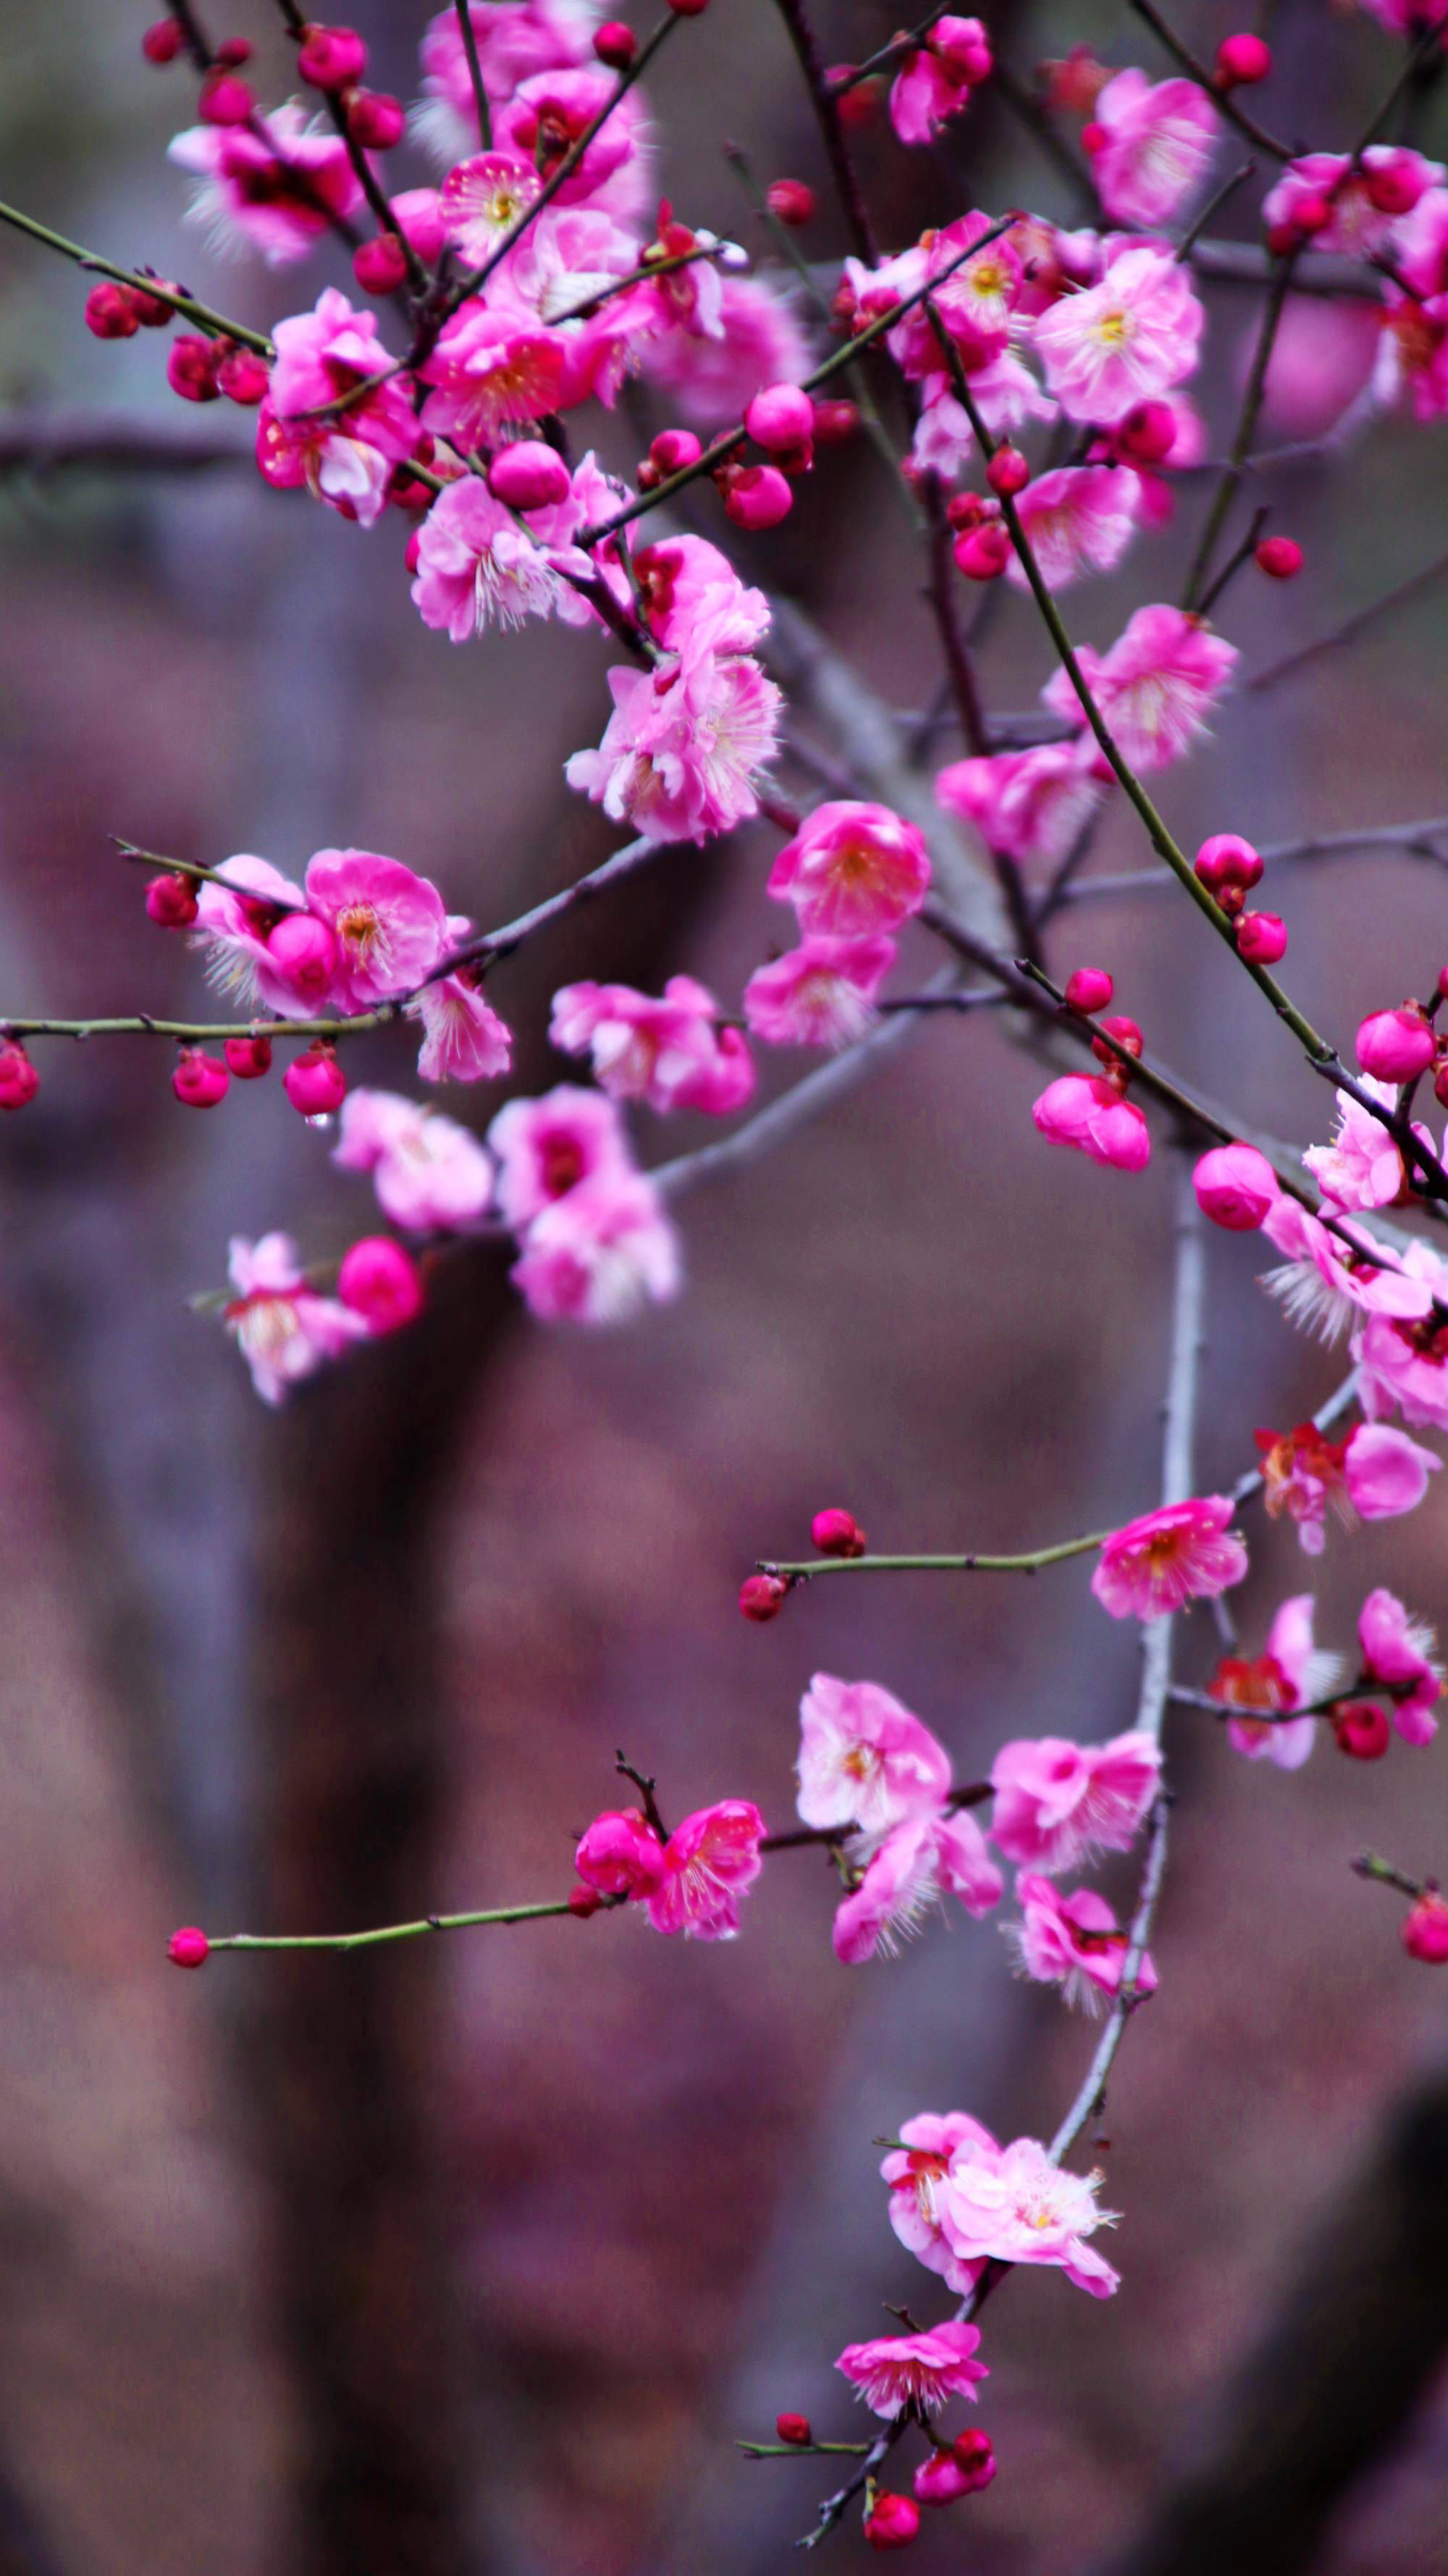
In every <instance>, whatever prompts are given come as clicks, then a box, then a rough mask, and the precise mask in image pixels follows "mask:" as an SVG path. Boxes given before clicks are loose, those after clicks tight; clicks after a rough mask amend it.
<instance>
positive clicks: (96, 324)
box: [85, 277, 141, 340]
mask: <svg viewBox="0 0 1448 2576" xmlns="http://www.w3.org/2000/svg"><path fill="white" fill-rule="evenodd" d="M85 327H86V329H87V330H88V331H93V332H94V333H95V336H96V338H97V339H98V340H131V339H134V337H135V335H136V333H137V332H138V331H139V329H140V327H141V317H140V314H139V313H138V312H137V311H136V299H135V297H134V296H133V295H132V293H131V291H130V289H129V287H125V286H122V285H121V284H120V283H119V282H118V280H116V279H114V278H109V277H108V278H106V279H105V281H104V282H103V284H101V285H100V286H93V287H92V288H91V291H90V293H89V295H88V296H87V297H86V300H85Z"/></svg>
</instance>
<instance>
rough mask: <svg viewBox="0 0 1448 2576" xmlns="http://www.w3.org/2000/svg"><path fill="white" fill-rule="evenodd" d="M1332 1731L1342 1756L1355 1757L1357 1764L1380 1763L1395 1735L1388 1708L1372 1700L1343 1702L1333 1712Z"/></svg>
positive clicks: (1348, 1700) (1340, 1701)
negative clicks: (1381, 1706) (1344, 1754)
mask: <svg viewBox="0 0 1448 2576" xmlns="http://www.w3.org/2000/svg"><path fill="white" fill-rule="evenodd" d="M1332 1731H1333V1734H1334V1735H1335V1736H1336V1738H1337V1749H1338V1751H1339V1753H1346V1754H1349V1755H1351V1757H1352V1759H1353V1761H1354V1762H1380V1761H1381V1760H1382V1758H1383V1755H1384V1754H1385V1753H1386V1751H1387V1749H1388V1746H1389V1745H1390V1743H1391V1742H1392V1736H1393V1731H1392V1728H1391V1727H1390V1726H1389V1724H1388V1717H1387V1711H1386V1709H1381V1708H1379V1707H1378V1705H1377V1702H1376V1701H1375V1700H1370V1699H1343V1700H1339V1701H1338V1703H1337V1706H1336V1708H1335V1709H1334V1710H1333V1711H1332Z"/></svg>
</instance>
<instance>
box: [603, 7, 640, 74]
mask: <svg viewBox="0 0 1448 2576" xmlns="http://www.w3.org/2000/svg"><path fill="white" fill-rule="evenodd" d="M638 49H639V40H638V38H637V36H636V35H635V34H634V31H633V29H632V27H626V26H625V25H624V22H623V20H622V18H607V19H605V21H604V23H603V25H602V26H601V27H595V29H594V31H593V50H594V52H595V53H596V55H597V56H598V59H599V61H600V62H601V63H607V65H608V67H609V70H610V71H612V72H626V71H627V70H628V67H629V64H630V63H631V62H632V61H633V58H634V56H635V54H636V53H637V52H638Z"/></svg>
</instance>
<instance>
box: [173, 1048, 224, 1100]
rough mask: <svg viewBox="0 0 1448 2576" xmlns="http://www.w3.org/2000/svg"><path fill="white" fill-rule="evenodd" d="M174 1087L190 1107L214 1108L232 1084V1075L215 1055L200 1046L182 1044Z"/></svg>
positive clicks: (174, 1077)
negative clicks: (205, 1052) (202, 1049)
mask: <svg viewBox="0 0 1448 2576" xmlns="http://www.w3.org/2000/svg"><path fill="white" fill-rule="evenodd" d="M171 1088H172V1090H173V1091H174V1092H175V1094H176V1097H177V1099H178V1100H179V1101H181V1102H183V1104H184V1105H185V1107H186V1108H187V1109H214V1108H215V1107H216V1104H217V1102H218V1100H224V1099H225V1098H226V1095H227V1092H228V1091H229V1090H230V1088H231V1076H230V1074H229V1073H228V1072H227V1070H226V1067H225V1065H224V1064H221V1063H220V1062H218V1060H217V1058H216V1057H215V1056H214V1055H203V1054H202V1052H201V1049H200V1047H183V1048H182V1050H181V1059H180V1062H179V1063H178V1065H177V1067H176V1070H175V1072H174V1073H173V1074H172V1076H171Z"/></svg>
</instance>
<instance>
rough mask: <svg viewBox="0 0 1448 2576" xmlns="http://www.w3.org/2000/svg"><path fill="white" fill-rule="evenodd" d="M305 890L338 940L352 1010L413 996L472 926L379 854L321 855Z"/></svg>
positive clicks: (310, 866) (310, 865)
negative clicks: (451, 915) (461, 935)
mask: <svg viewBox="0 0 1448 2576" xmlns="http://www.w3.org/2000/svg"><path fill="white" fill-rule="evenodd" d="M306 887H307V909H308V911H309V912H311V913H312V914H313V915H314V917H315V918H316V919H317V920H318V921H321V922H323V923H325V925H326V927H327V928H328V929H329V930H330V931H331V933H332V936H333V938H334V939H335V940H336V943H337V990H338V992H339V994H340V995H341V998H342V1007H343V1008H344V1009H345V1010H349V1011H370V1010H372V1009H373V1008H374V1007H375V1005H376V1004H377V1003H379V1002H387V1001H391V1000H394V999H395V998H396V996H397V995H398V994H399V993H410V992H412V991H414V990H415V989H416V987H417V986H418V985H419V984H421V982H422V981H423V978H424V977H425V976H427V975H430V974H431V973H432V970H433V968H434V967H435V966H440V965H441V964H442V962H443V960H444V959H445V958H446V957H447V956H448V955H449V954H450V952H451V949H452V946H453V940H454V934H455V933H456V934H459V935H460V934H461V933H463V932H465V931H466V929H467V927H468V925H467V923H466V922H465V921H463V920H461V919H460V918H459V917H457V916H454V917H452V918H450V917H449V915H448V913H447V911H446V910H445V908H444V905H443V900H442V897H441V895H440V894H439V893H438V890H437V888H436V886H435V885H434V884H433V883H432V881H431V879H430V878H428V877H420V876H418V875H417V874H416V873H415V872H414V870H413V869H411V868H409V867H404V865H403V863H402V861H401V860H400V859H387V858H381V857H379V856H378V854H377V853H376V851H373V850H318V851H317V852H316V854H315V856H314V857H312V858H310V859H309V860H308V862H307V878H306Z"/></svg>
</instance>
